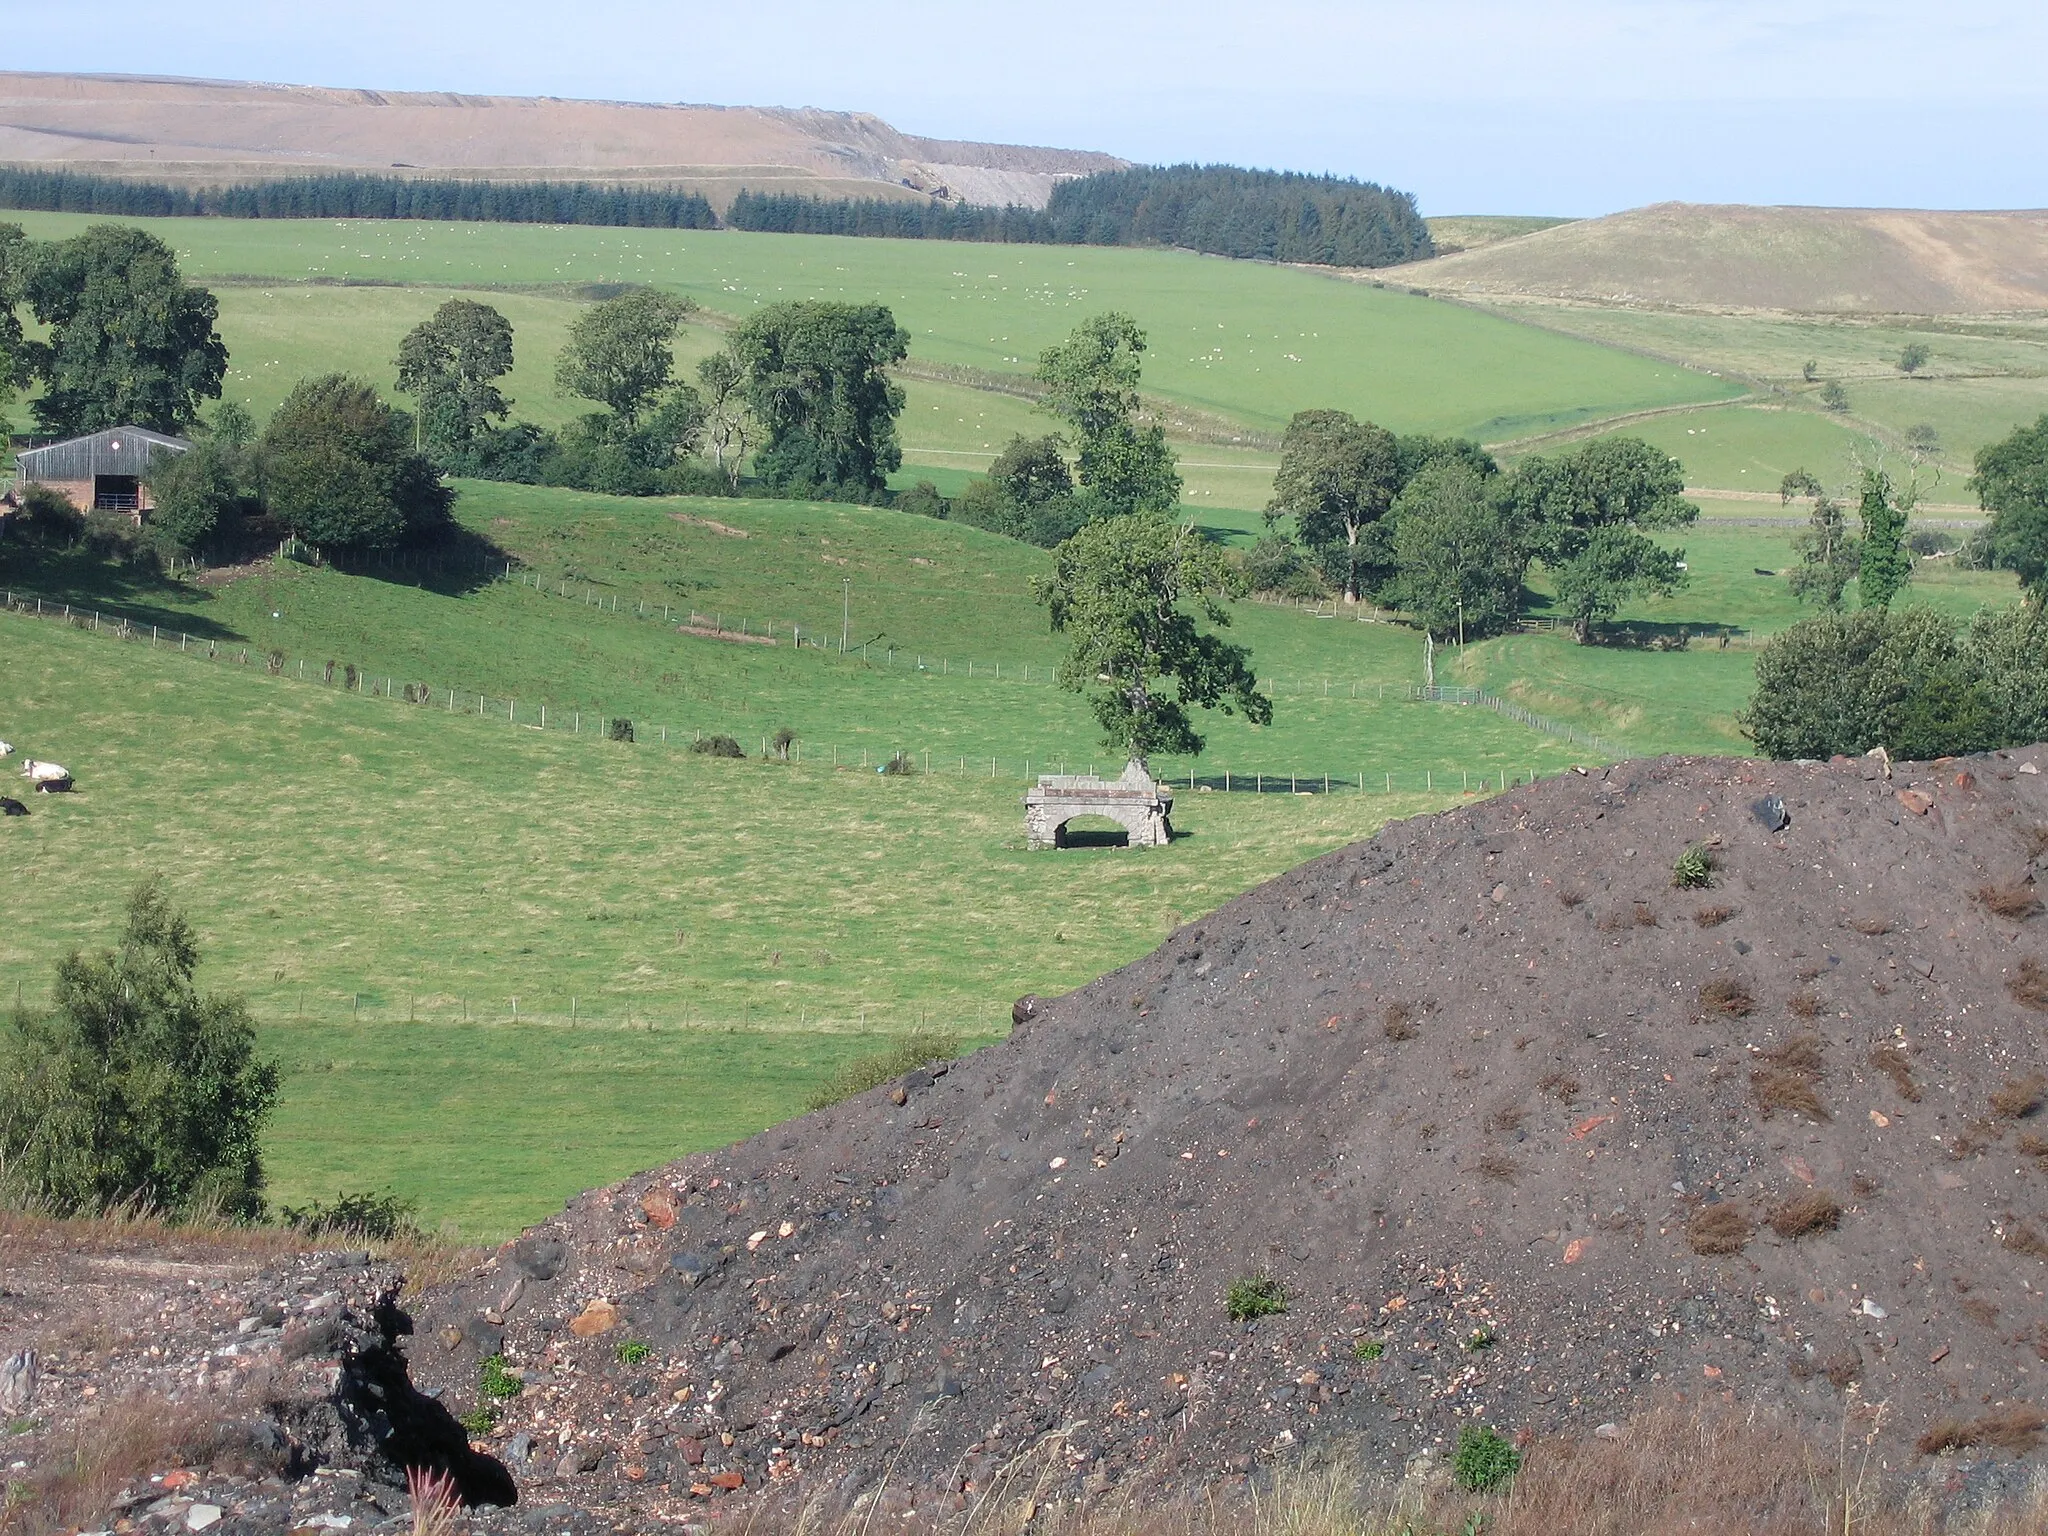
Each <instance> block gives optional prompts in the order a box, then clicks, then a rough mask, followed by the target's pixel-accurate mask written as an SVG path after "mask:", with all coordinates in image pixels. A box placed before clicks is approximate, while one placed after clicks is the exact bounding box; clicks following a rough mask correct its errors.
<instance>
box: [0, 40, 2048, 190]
mask: <svg viewBox="0 0 2048 1536" xmlns="http://www.w3.org/2000/svg"><path fill="white" fill-rule="evenodd" d="M0 36H4V37H5V38H6V39H7V46H6V48H5V51H4V53H0V61H4V67H6V68H11V69H31V70H53V71H91V72H124V73H140V74H169V75H191V76H200V77H206V78H212V79H229V80H267V81H280V82H289V83H293V84H311V85H340V86H365V87H371V88H381V89H389V90H455V91H464V92H477V93H494V94H512V95H547V96H584V97H601V98H607V99H614V100H633V101H690V102H716V103H723V104H730V105H755V106H789V107H805V106H809V107H829V108H838V109H846V110H856V111H865V112H873V113H876V114H878V115H879V116H881V117H883V118H885V119H887V120H888V121H889V122H891V123H893V124H894V125H895V126H896V127H898V128H901V129H903V130H904V131H906V132H910V133H919V134H926V135H929V136H932V137H939V138H961V139H986V140H994V141H998V142H1008V143H1030V144H1050V145H1057V146H1059V147H1062V148H1074V149H1102V150H1108V151H1110V152H1111V153H1113V154H1118V155H1122V156H1124V157H1126V158H1128V159H1132V160H1141V161H1153V162H1172V161H1181V160H1197V161H1222V162H1229V163H1234V164H1240V165H1256V166H1271V167H1277V168H1282V169H1288V170H1300V171H1313V172H1324V171H1327V172H1334V173H1336V174H1339V175H1350V176H1359V177H1364V178H1367V179H1370V180H1376V181H1381V182H1384V183H1387V184H1389V185H1392V186H1396V187H1400V188H1402V189H1404V190H1408V191H1412V192H1413V193H1415V194H1416V197H1417V199H1418V200H1419V202H1420V203H1421V206H1422V209H1423V211H1424V212H1425V213H1430V214H1452V213H1523V214H1557V215H1571V216H1583V215H1589V214H1599V213H1607V212H1612V211H1615V210H1617V209H1620V208H1627V207H1634V206H1638V205H1640V204H1643V203H1649V202H1657V201H1662V200H1665V199H1683V200H1687V201H1696V202H1747V203H1808V204H1822V205H1842V206H1890V207H1944V208H2019V207H2026V208H2036V207H2043V206H2048V153H2044V149H2048V71H2044V70H2043V68H2042V60H2043V59H2044V58H2048V3H2044V0H1946V3H1930V0H1861V3H1846V0H1540V3H1537V0H1406V3H1401V4H1392V3H1386V0H1350V3H1343V0H1251V3H1239V4H1234V5H1224V4H1220V3H1217V0H1171V3H1168V0H1034V3H1029V4H1018V3H1014V0H971V3H962V0H838V3H833V4H824V3H818V0H751V3H734V0H724V3H721V4H716V5H713V4H705V3H702V0H665V3H663V0H567V3H564V0H551V3H541V0H332V3H329V4H325V5H318V6H314V5H304V4H297V3H291V0H183V3H182V4H180V5H179V6H177V7H175V8H174V9H173V10H171V11H166V10H165V8H164V6H163V5H162V3H161V0H151V3H148V4H144V3H142V0H73V3H71V4H64V5H58V4H51V3H49V0H0Z"/></svg>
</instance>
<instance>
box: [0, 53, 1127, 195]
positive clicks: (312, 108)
mask: <svg viewBox="0 0 2048 1536" xmlns="http://www.w3.org/2000/svg"><path fill="white" fill-rule="evenodd" d="M0 161H4V162H11V163H14V164H19V165H51V166H56V165H62V166H66V167H68V168H70V169H74V170H80V171H94V172H99V173H102V174H112V175H129V176H139V175H146V176H149V177H152V178H158V179H165V180H173V181H189V182H207V183H217V182H222V181H231V180H238V179H243V178H249V177H259V176H279V175H292V174H306V173H309V172H317V171H376V172H384V173H389V172H390V171H392V170H393V169H401V170H406V171H418V172H423V173H434V172H439V173H444V174H458V175H464V176H483V177H491V178H497V179H507V178H519V177H550V178H555V179H571V178H590V179H596V180H602V181H612V182H621V181H658V182H661V183H663V184H665V185H677V186H684V187H689V188H693V189H696V190H701V191H703V192H704V193H705V195H706V196H708V197H710V198H711V200H712V201H713V202H714V203H715V204H717V205H718V206H719V207H721V208H722V207H724V206H725V204H727V203H728V202H730V201H731V199H732V197H733V195H734V194H735V193H737V192H738V191H739V190H740V188H741V187H742V186H747V187H752V188H754V189H755V190H757V191H763V190H768V191H773V190H783V191H802V192H811V193H815V194H817V195H820V196H833V197H843V196H849V195H859V196H875V195H889V194H890V193H891V192H892V191H893V192H896V193H900V194H901V195H904V196H909V195H911V193H910V191H909V189H910V188H916V189H918V190H920V191H925V192H937V191H939V190H941V189H942V188H943V189H944V190H945V191H947V192H948V193H949V194H950V195H951V196H953V197H956V198H961V199H965V200H967V201H969V202H979V203H996V204H1001V203H1006V202H1015V203H1023V204H1029V205H1031V206H1033V207H1042V206H1044V203H1045V200H1046V198H1047V197H1048V196H1049V195H1050V193H1051V190H1052V187H1053V184H1054V183H1055V182H1056V181H1058V180H1059V179H1060V178H1061V177H1063V176H1075V175H1086V174H1088V173H1089V172H1091V171H1099V170H1110V169H1114V168H1116V167H1118V166H1120V165H1122V164H1123V163H1124V162H1123V161H1121V160H1118V159H1116V158H1115V157H1113V156H1110V155H1103V154H1095V153H1092V152H1088V151H1080V150H1060V149H1035V148H1029V147H1024V146H1019V145H1009V144H968V143H959V142H955V141H952V140H943V139H922V138H916V137H914V136H912V135H909V134H902V133H898V132H897V131H896V130H895V129H894V128H892V127H890V126H889V125H888V124H887V123H885V122H883V121H882V120H881V119H880V118H877V117H871V116H868V115H866V114H864V113H852V112H822V111H816V110H811V109H803V110H782V109H776V108H764V107H709V106H682V105H643V104H639V103H633V102H616V101H564V100H560V99H557V98H553V97H533V96H462V95H456V94H453V93H440V92H434V93H428V92H408V91H367V90H335V89H326V88H322V87H316V86H298V85H261V84H246V83H234V82H222V81H205V80H176V79H138V78H134V77H126V76H107V75H49V74H24V73H5V72H0Z"/></svg>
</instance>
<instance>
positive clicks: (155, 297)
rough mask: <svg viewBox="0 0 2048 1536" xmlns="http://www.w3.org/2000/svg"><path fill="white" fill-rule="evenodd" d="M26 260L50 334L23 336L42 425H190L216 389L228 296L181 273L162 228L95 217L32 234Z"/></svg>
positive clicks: (26, 289)
mask: <svg viewBox="0 0 2048 1536" xmlns="http://www.w3.org/2000/svg"><path fill="white" fill-rule="evenodd" d="M22 266H23V272H22V277H21V292H22V296H23V297H24V298H26V299H27V301H28V304H29V308H30V310H31V311H32V312H33V313H34V315H35V317H36V319H37V320H38V321H40V322H42V324H44V325H45V326H47V327H49V334H48V336H47V338H46V339H44V340H41V341H29V342H24V343H22V345H21V353H22V356H23V358H24V359H25V360H26V362H27V364H28V369H29V372H30V373H31V374H32V375H33V376H34V377H35V378H36V379H37V380H38V381H40V382H41V384H42V386H43V393H42V395H41V396H40V397H39V398H37V399H36V400H35V401H34V402H32V403H31V405H30V406H29V410H30V411H31V412H32V413H33V414H34V416H35V418H36V425H37V426H38V427H40V428H41V429H42V430H43V431H45V432H61V433H83V432H98V431H101V430H103V429H105V428H107V427H120V426H137V427H147V428H149V429H150V430H151V431H154V432H172V433H178V432H185V431H189V430H190V429H191V427H192V425H193V423H195V422H196V421H198V420H199V402H200V401H201V400H202V399H218V398H219V397H220V381H221V377H222V375H223V374H225V373H226V372H227V366H228V349H227V347H226V346H225V345H224V344H223V343H222V341H221V339H220V336H219V334H218V333H217V332H216V331H215V330H214V328H213V325H214V321H215V320H216V319H218V318H219V315H220V306H219V304H218V303H216V302H215V300H214V297H213V295H212V294H210V293H208V292H207V291H206V290H205V289H204V288H198V287H194V286H193V285H192V284H190V283H187V282H186V281H185V280H184V279H183V278H182V277H180V276H179V275H178V259H177V256H176V255H175V254H174V253H173V252H172V250H171V248H170V247H169V246H167V245H165V244H164V243H163V242H162V241H161V240H159V239H157V238H156V236H154V235H152V234H150V233H148V232H147V231H146V230H141V229H136V228H134V227H132V226H129V225H125V224H95V225H93V226H92V227H91V228H90V229H87V230H86V231H85V232H84V233H83V234H80V235H75V236H73V237H72V238H71V239H69V240H59V241H55V242H52V243H49V244H31V245H30V246H29V248H28V250H27V252H26V258H25V260H24V261H23V262H22Z"/></svg>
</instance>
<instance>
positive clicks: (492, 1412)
mask: <svg viewBox="0 0 2048 1536" xmlns="http://www.w3.org/2000/svg"><path fill="white" fill-rule="evenodd" d="M455 1422H456V1423H458V1424H460V1425H461V1426H462V1427H463V1428H464V1429H466V1430H468V1431H469V1433H470V1437H471V1438H472V1439H478V1440H480V1439H482V1438H483V1437H484V1436H485V1435H488V1434H489V1433H490V1432H491V1431H492V1430H494V1429H496V1428H497V1427H498V1410H497V1409H495V1408H493V1407H491V1406H490V1405H489V1404H488V1403H486V1404H485V1405H484V1406H483V1407H481V1408H477V1409H474V1410H472V1411H471V1412H469V1413H465V1414H460V1415H458V1416H457V1417H456V1420H455Z"/></svg>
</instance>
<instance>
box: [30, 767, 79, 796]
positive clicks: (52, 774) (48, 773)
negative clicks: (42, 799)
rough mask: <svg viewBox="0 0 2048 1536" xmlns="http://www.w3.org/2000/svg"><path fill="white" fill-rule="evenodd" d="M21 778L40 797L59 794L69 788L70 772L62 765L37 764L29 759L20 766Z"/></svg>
mask: <svg viewBox="0 0 2048 1536" xmlns="http://www.w3.org/2000/svg"><path fill="white" fill-rule="evenodd" d="M21 776H22V777H23V778H24V779H27V780H28V781H29V782H30V783H31V784H33V785H34V786H35V788H36V793H37V794H40V795H51V794H60V793H62V792H63V791H64V790H67V789H69V788H70V787H71V770H70V769H69V768H66V767H65V766H64V765H63V764H62V763H39V762H37V761H36V760H35V759H34V758H30V759H29V760H28V761H27V762H25V763H23V764H22V766H21Z"/></svg>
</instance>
